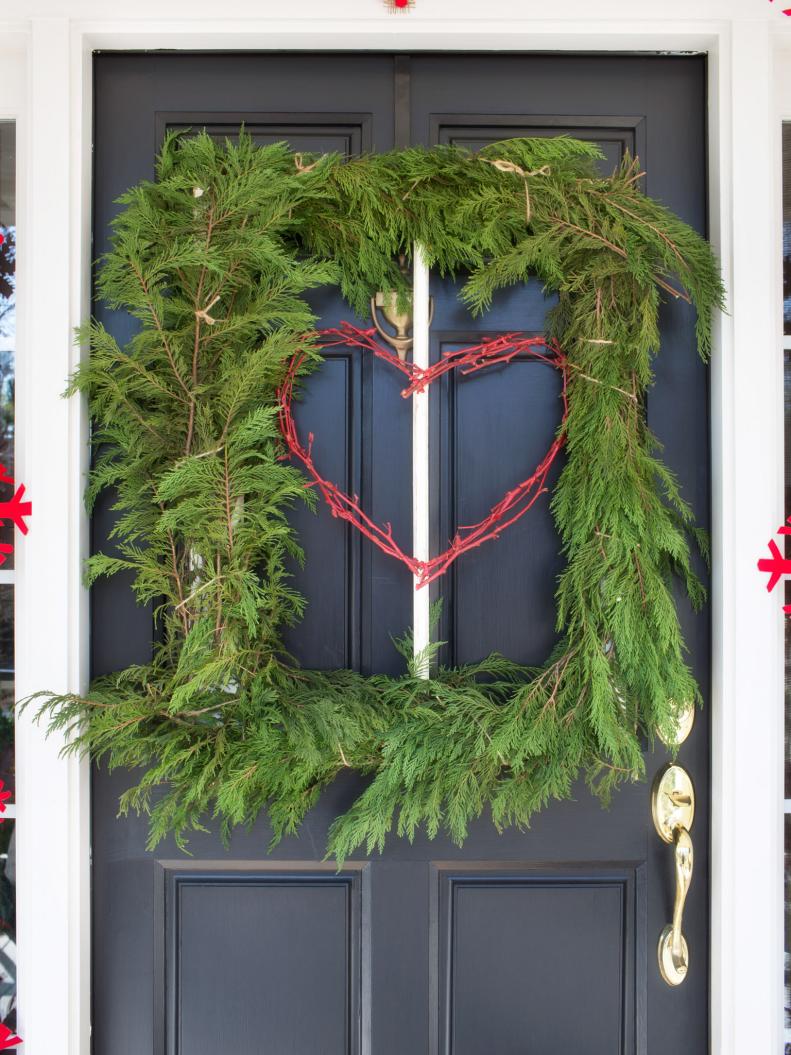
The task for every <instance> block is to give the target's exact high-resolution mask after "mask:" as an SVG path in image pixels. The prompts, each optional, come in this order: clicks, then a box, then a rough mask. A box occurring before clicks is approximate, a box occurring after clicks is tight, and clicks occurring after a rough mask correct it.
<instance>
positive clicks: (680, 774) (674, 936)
mask: <svg viewBox="0 0 791 1055" xmlns="http://www.w3.org/2000/svg"><path fill="white" fill-rule="evenodd" d="M651 809H652V813H653V816H654V825H655V826H656V830H657V832H658V833H659V836H660V838H661V839H663V840H664V841H665V842H667V843H669V842H672V843H673V854H674V858H675V865H676V867H675V873H676V897H675V901H674V903H673V922H672V923H669V924H668V925H667V926H666V927H665V928H664V930H663V931H662V933H661V935H660V936H659V946H658V948H657V959H658V961H659V971H660V974H661V975H662V977H663V978H664V980H665V981H666V982H667V984H668V985H681V983H682V982H683V981H684V979H685V978H686V977H687V971H688V969H689V949H688V948H687V943H686V940H685V938H684V935H683V933H682V929H681V924H682V920H683V918H684V904H685V902H686V900H687V894H688V893H689V887H690V884H691V882H692V870H693V865H694V854H693V849H692V839H691V838H690V834H689V829H690V828H691V827H692V821H693V820H694V817H695V789H694V787H693V786H692V780H691V779H690V776H689V774H688V773H687V771H686V770H685V769H683V768H682V767H681V766H677V765H675V764H673V763H670V764H669V765H667V766H665V767H664V769H662V770H660V771H659V773H658V774H657V777H656V780H655V781H654V788H653V792H652V796H651Z"/></svg>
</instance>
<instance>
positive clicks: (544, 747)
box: [28, 134, 722, 859]
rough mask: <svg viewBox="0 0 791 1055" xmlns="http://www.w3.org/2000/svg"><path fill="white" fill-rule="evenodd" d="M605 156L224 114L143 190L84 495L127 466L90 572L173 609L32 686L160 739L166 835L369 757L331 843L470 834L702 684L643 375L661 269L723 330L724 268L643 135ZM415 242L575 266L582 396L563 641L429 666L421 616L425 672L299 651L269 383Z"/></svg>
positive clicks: (362, 299) (119, 268) (124, 758)
mask: <svg viewBox="0 0 791 1055" xmlns="http://www.w3.org/2000/svg"><path fill="white" fill-rule="evenodd" d="M596 157H597V150H596V148H595V147H593V146H592V145H590V144H586V143H581V142H578V141H575V140H572V139H568V138H563V137H561V138H557V139H523V140H511V141H508V142H503V143H500V144H496V145H493V146H489V147H487V148H486V149H485V150H484V151H482V152H481V153H480V154H477V155H476V154H470V153H467V152H465V151H463V150H461V149H457V148H453V147H437V148H434V149H432V150H424V149H410V150H404V151H398V152H393V153H389V154H383V155H377V156H372V157H364V158H359V159H353V160H348V161H344V160H343V159H342V158H340V157H338V156H336V155H329V156H324V157H320V158H316V159H310V160H309V161H308V160H306V159H303V158H302V157H301V156H300V155H294V154H292V153H290V152H289V151H288V149H287V148H286V147H285V146H283V145H276V146H267V147H262V148H257V147H255V146H253V144H252V142H251V140H250V139H249V137H247V136H245V135H242V136H241V137H240V139H239V141H238V144H236V145H235V144H233V143H230V142H228V143H226V144H225V145H218V144H216V143H215V142H214V141H213V140H212V139H211V138H210V137H209V136H207V135H205V134H201V135H198V136H195V137H194V138H177V137H172V138H170V139H168V140H167V142H166V143H165V146H164V148H163V151H162V154H161V157H160V159H159V163H158V171H157V179H156V181H155V182H146V183H141V184H140V185H138V186H136V187H134V188H132V189H131V190H130V191H129V192H128V193H127V194H125V195H124V197H123V198H122V199H121V201H122V203H123V205H124V206H125V208H124V210H123V211H122V212H121V214H120V215H119V217H118V218H117V220H116V221H115V224H114V239H113V245H112V249H111V250H110V252H109V253H108V254H107V256H106V257H105V258H104V259H103V261H102V265H101V269H100V273H99V284H98V292H99V296H100V297H101V298H102V299H103V300H104V302H105V303H106V304H108V305H109V306H111V307H114V308H120V309H123V310H125V311H127V312H130V313H131V314H132V315H133V316H134V317H135V319H136V320H137V322H138V328H137V331H136V333H135V335H134V336H133V337H132V338H131V340H130V341H129V342H128V344H127V345H126V346H125V347H123V348H122V347H119V345H118V344H117V343H116V341H115V339H114V338H113V337H112V336H111V335H110V334H109V333H108V332H107V331H106V330H105V329H104V328H103V327H102V326H101V325H100V324H98V323H95V322H94V323H91V324H90V325H88V326H86V328H85V330H84V332H83V333H82V334H81V335H80V337H81V340H82V341H84V342H85V344H86V345H89V346H90V357H89V358H87V360H86V361H85V363H84V364H83V365H82V366H81V367H80V369H79V370H78V371H77V373H76V375H75V376H74V378H73V379H72V382H71V386H70V389H69V391H70V392H71V393H81V394H83V395H85V396H87V398H88V401H89V406H90V412H91V416H92V420H93V423H94V433H93V447H94V463H93V469H92V472H91V475H90V481H89V485H88V489H87V502H88V506H89V508H90V507H91V506H92V504H93V502H94V501H95V499H96V497H97V495H99V494H100V493H101V492H102V491H104V490H105V489H108V488H109V489H111V490H112V492H113V493H114V495H115V505H114V508H115V510H116V511H117V513H118V520H117V523H116V526H115V528H114V530H113V540H114V544H115V547H116V552H115V553H113V554H112V555H110V554H97V555H96V556H94V557H92V558H91V559H90V560H89V561H88V566H87V573H86V577H87V581H88V582H89V583H91V582H93V581H95V580H96V579H97V578H98V577H99V576H104V575H114V574H117V573H126V574H127V575H129V577H130V579H131V583H132V586H133V588H134V590H135V593H136V595H137V598H138V600H139V601H140V602H141V603H144V602H153V603H154V605H155V611H156V617H157V620H158V622H159V624H160V626H161V633H160V634H159V635H158V640H157V642H156V644H155V645H154V654H153V658H152V661H151V663H149V664H147V665H145V666H138V667H132V668H130V669H127V670H124V671H121V672H118V673H115V674H112V675H109V676H106V677H102V678H98V679H97V680H96V681H95V683H94V684H93V685H92V686H91V688H90V691H89V692H88V693H87V694H86V695H85V696H84V697H82V696H56V695H53V694H51V693H41V694H38V698H37V697H33V699H38V706H39V707H40V710H39V713H40V714H43V715H45V716H46V717H47V719H48V720H49V722H50V725H51V727H53V728H57V729H60V730H65V731H66V732H67V733H68V735H69V737H70V748H69V749H70V750H74V751H88V752H90V753H91V755H92V756H94V757H97V758H99V757H106V759H107V760H108V761H109V764H110V765H111V766H124V767H137V766H143V767H145V770H146V771H145V775H144V776H143V778H142V780H141V781H140V782H139V784H138V785H137V786H136V787H134V788H133V789H131V790H130V791H128V792H127V793H126V794H125V795H124V797H123V800H122V802H121V810H122V812H125V811H126V810H128V809H130V808H134V809H138V810H145V811H149V812H150V823H151V828H150V831H151V836H150V843H151V846H154V845H155V844H156V843H157V842H158V840H160V839H161V838H162V837H163V836H164V835H165V834H167V833H169V832H173V833H174V834H175V836H176V838H177V840H178V841H179V844H180V845H182V846H183V845H184V843H185V840H186V838H187V836H188V834H189V832H190V831H191V830H194V829H198V828H200V827H201V826H202V824H204V823H205V821H206V818H207V817H209V816H212V815H213V816H215V817H217V818H219V819H220V821H221V823H222V826H223V828H224V830H225V831H229V830H230V829H231V828H232V827H233V826H234V825H236V824H241V823H247V822H250V821H252V820H253V819H254V818H255V817H256V816H257V815H258V813H259V811H261V810H266V811H268V813H269V816H270V818H271V821H272V824H273V827H274V831H275V834H276V838H279V837H280V836H282V835H283V834H284V833H287V832H293V831H295V830H296V829H297V828H298V826H299V824H300V822H301V820H302V818H303V817H304V815H305V812H306V811H307V810H308V809H309V808H310V806H311V805H313V804H314V803H315V802H316V800H317V797H318V796H319V794H320V792H321V790H322V788H323V787H325V786H326V785H327V784H328V783H329V782H330V781H332V780H333V779H334V778H335V777H336V775H337V774H338V773H339V772H340V771H341V770H342V769H344V768H346V767H351V768H352V769H355V770H358V771H360V772H362V773H365V774H369V775H370V778H371V779H370V782H369V783H368V784H367V787H366V790H364V792H363V793H362V794H361V795H360V797H359V798H358V799H357V801H356V802H355V803H354V804H353V806H352V808H351V810H350V811H349V812H348V813H347V814H345V815H344V816H342V817H339V818H338V820H337V821H336V822H335V825H334V827H333V829H332V832H331V838H330V845H329V848H328V849H329V852H330V853H332V854H335V855H336V856H337V857H338V858H339V859H342V858H344V857H345V856H347V855H349V854H351V853H352V852H353V851H355V850H356V849H357V848H359V847H361V846H364V847H365V848H366V849H367V850H368V851H371V850H373V849H374V848H377V849H381V848H382V846H383V845H384V842H385V840H386V838H387V836H388V834H389V833H391V832H392V831H394V830H395V831H396V832H398V833H399V834H401V835H406V836H408V837H412V836H413V835H414V833H415V832H416V831H417V829H418V828H420V827H425V829H426V830H427V831H428V833H429V835H434V834H435V833H436V832H438V831H439V830H440V829H441V828H444V829H446V830H447V831H448V832H450V834H451V835H452V837H453V838H454V839H455V840H457V841H459V842H461V841H462V840H463V839H464V837H465V835H466V832H467V828H468V825H469V823H470V821H471V820H472V819H473V818H475V817H477V816H479V815H480V814H481V813H482V811H484V810H485V809H486V808H487V807H488V808H490V809H491V814H492V817H493V820H494V823H495V824H496V825H497V826H498V827H502V826H505V825H512V824H515V825H526V824H527V823H528V821H529V819H530V816H531V814H532V813H533V812H534V811H535V810H537V809H539V808H541V807H542V806H543V805H545V804H546V803H547V802H548V801H549V800H550V799H552V798H564V797H567V796H568V795H569V794H570V791H571V787H572V784H573V782H574V781H575V779H576V778H577V777H578V776H579V774H580V773H581V772H583V773H585V774H586V775H587V777H588V779H589V781H590V783H591V785H592V786H593V787H594V788H595V790H597V792H598V793H599V794H601V795H602V796H603V797H604V798H606V797H607V796H608V795H609V793H610V792H611V790H612V789H613V787H614V786H615V785H617V784H618V783H619V782H620V781H621V780H623V779H636V778H638V777H639V776H641V775H642V772H643V759H642V753H641V745H642V744H643V743H644V742H645V740H646V739H650V738H652V737H653V736H654V733H655V730H656V729H657V728H659V729H661V730H662V731H663V732H664V733H665V734H666V735H669V736H670V737H671V738H672V730H673V722H674V718H675V714H676V710H677V706H678V703H680V702H681V701H685V700H689V699H696V700H698V699H699V692H698V689H697V686H696V684H695V682H694V679H693V677H692V674H691V672H690V670H689V669H688V667H687V665H686V662H685V658H684V644H683V640H682V636H681V632H680V629H679V623H678V618H677V614H676V608H675V603H674V598H673V590H674V584H675V583H676V582H677V581H680V583H681V585H682V586H683V587H684V589H685V590H686V592H687V594H688V596H689V598H690V600H691V602H692V603H693V605H695V606H699V605H700V604H701V603H702V602H703V600H704V591H703V588H702V586H701V584H700V582H699V580H698V578H697V577H696V575H695V572H694V570H693V567H692V559H691V554H690V539H693V540H696V541H697V543H703V544H705V539H704V537H703V536H702V534H701V533H700V532H699V531H698V530H697V529H696V527H695V525H694V522H693V518H692V514H691V511H690V509H689V507H688V506H687V504H686V503H685V501H684V500H683V498H682V496H681V495H680V493H679V489H678V486H677V484H676V481H675V479H674V477H673V475H672V474H671V473H670V471H669V470H668V469H667V468H666V467H665V466H664V465H663V464H662V462H661V460H660V458H659V445H658V443H657V441H656V440H655V439H654V437H653V436H652V435H651V434H650V432H649V430H648V428H647V426H646V421H645V416H644V413H643V400H644V396H645V393H646V390H647V388H648V387H649V386H650V384H651V381H652V360H653V357H654V356H655V354H656V353H657V352H658V350H659V333H658V326H657V311H658V307H659V302H660V295H661V293H663V292H664V293H665V294H668V295H673V296H681V297H683V298H684V299H685V300H688V301H690V302H691V303H692V304H693V305H694V306H695V308H696V309H697V336H698V344H699V350H700V353H701V355H703V356H704V357H705V356H706V355H707V353H708V350H709V342H710V323H711V317H712V313H713V311H714V310H715V309H717V308H718V307H719V306H720V304H721V298H722V288H721V283H720V278H719V272H718V268H717V265H716V263H715V261H714V259H713V257H712V254H711V251H710V249H709V247H708V245H707V244H706V243H705V241H704V240H703V239H702V238H700V237H699V236H698V235H697V234H696V233H695V232H694V231H692V230H691V229H690V228H689V227H688V226H686V225H685V224H684V223H683V222H682V221H681V220H679V219H678V218H677V217H675V216H674V215H673V214H672V213H671V212H669V211H668V210H667V209H665V208H663V207H662V206H661V205H659V204H658V203H657V202H655V201H652V200H651V199H649V198H647V197H645V196H644V195H643V194H642V193H641V192H640V191H639V189H638V179H639V172H638V170H637V167H636V164H635V163H633V162H631V161H629V160H627V162H626V163H625V164H624V165H623V166H622V167H621V169H620V170H619V171H617V172H616V173H615V174H614V175H612V176H611V177H609V178H602V177H600V176H598V175H596V173H595V170H594V167H593V163H594V160H595V158H596ZM415 243H420V244H421V245H422V246H423V247H424V248H425V252H426V255H427V257H428V259H429V261H430V263H431V264H432V265H433V266H434V267H436V268H437V269H438V270H439V271H440V272H442V273H456V272H460V271H462V272H465V273H467V274H468V275H469V277H468V278H467V280H466V284H465V285H464V287H463V292H462V297H463V299H464V301H465V302H466V303H467V305H468V306H469V307H470V309H471V310H472V311H473V312H475V313H479V312H482V311H485V309H486V308H487V306H488V305H489V304H490V302H491V299H492V296H493V294H494V293H495V291H496V290H498V289H500V288H501V287H503V286H507V285H512V284H515V283H523V282H526V281H527V280H528V278H529V277H531V276H536V275H537V276H538V277H539V278H540V279H541V280H542V281H543V282H544V283H545V285H546V286H547V287H548V289H550V290H554V291H556V292H557V293H558V295H559V301H558V306H557V308H556V309H555V310H554V311H553V312H552V313H551V316H550V318H549V332H548V334H547V336H550V337H554V338H555V339H557V340H558V342H559V343H560V344H561V346H562V347H563V348H564V350H565V352H566V353H567V355H568V357H569V361H570V378H569V400H570V411H569V416H568V420H567V423H566V426H565V427H566V432H567V436H566V440H567V454H568V457H567V462H566V465H565V468H564V470H563V472H562V474H561V477H560V479H559V482H558V484H557V487H556V491H555V495H554V499H553V504H552V509H553V514H554V517H555V521H556V524H557V529H558V532H559V535H560V538H561V541H562V546H563V551H564V554H565V557H566V561H567V563H566V567H565V570H564V571H563V573H562V575H561V576H560V579H559V583H558V589H557V627H558V630H559V632H560V635H561V637H560V643H559V645H558V646H557V648H556V650H555V652H554V653H553V655H552V656H550V657H549V660H548V662H547V664H546V665H545V666H544V667H543V668H540V669H528V668H524V667H520V666H518V665H516V664H514V663H511V662H510V661H508V660H507V659H505V658H503V657H501V656H497V655H493V656H490V657H489V658H488V659H487V660H485V661H483V662H482V663H479V664H475V665H473V666H468V667H464V668H461V669H439V670H436V671H435V672H434V673H433V674H432V676H431V677H429V678H428V679H426V678H423V677H421V676H420V675H419V672H420V670H421V666H420V661H419V660H417V661H416V660H414V659H413V657H412V656H411V643H410V640H409V638H408V637H407V638H406V639H405V640H404V641H403V642H402V643H401V645H402V648H403V650H404V653H405V655H406V656H407V658H408V664H407V672H406V673H405V674H404V676H403V677H398V678H388V677H383V676H373V677H369V678H364V677H361V676H359V675H358V674H355V673H354V672H351V671H331V672H317V671H308V670H302V669H299V668H298V667H297V666H296V665H295V663H294V662H293V661H292V660H291V659H290V657H289V656H288V655H287V654H286V653H285V651H284V649H283V646H282V638H281V635H282V631H283V629H284V627H287V626H289V625H290V624H292V623H294V622H295V621H297V620H298V619H299V618H300V615H301V613H302V611H303V605H304V602H303V599H302V598H301V597H300V596H298V594H297V593H296V592H295V590H294V588H293V586H292V585H291V582H290V580H289V576H288V574H287V570H286V569H287V564H288V560H289V559H290V558H293V557H297V558H299V557H300V548H299V540H298V539H297V538H296V536H295V533H294V531H293V529H292V528H291V527H290V525H289V520H288V515H289V510H290V509H291V508H292V507H293V505H294V503H297V502H302V501H306V500H310V496H311V494H312V492H311V491H309V490H306V489H305V487H304V481H303V479H302V477H301V476H300V474H299V473H298V472H297V471H296V470H295V469H294V468H293V467H291V466H290V465H289V463H288V462H286V461H283V460H281V459H280V457H279V456H280V454H281V449H280V447H279V442H278V430H277V420H276V400H275V392H276V389H277V386H278V384H279V382H280V381H281V380H282V378H283V375H284V372H285V369H286V365H287V363H288V361H289V360H290V358H291V357H292V356H293V355H294V354H295V352H296V351H297V350H299V349H303V350H304V349H307V351H308V357H307V360H306V364H305V368H304V369H305V370H309V369H312V368H313V367H314V366H315V365H316V364H318V363H320V361H321V357H320V354H319V352H318V351H317V349H316V348H315V347H314V346H313V345H312V344H311V340H310V338H309V337H308V338H306V337H305V334H307V333H310V331H311V330H312V328H313V327H314V325H315V322H316V320H315V319H314V318H313V316H312V315H311V312H310V310H309V308H308V306H307V304H306V301H305V299H304V294H305V292H306V291H307V290H309V289H311V288H313V287H316V286H319V285H323V284H327V283H336V284H339V285H340V287H341V289H342V290H343V293H344V295H345V296H346V298H347V300H348V301H349V303H350V304H351V305H352V307H354V308H355V309H356V310H357V312H358V313H359V314H364V313H365V312H366V310H367V305H368V300H369V297H370V296H371V294H372V292H373V291H375V290H376V289H392V288H395V289H398V290H399V291H400V292H401V294H402V296H403V297H404V298H406V297H407V296H408V291H407V290H406V288H405V286H404V283H405V279H404V277H403V275H402V273H401V271H400V270H399V267H398V265H397V262H396V261H397V258H398V256H399V254H405V255H406V256H407V257H409V256H410V255H411V253H412V251H413V246H414V244H415ZM434 647H436V646H434ZM674 701H678V703H676V702H674ZM28 702H29V701H28Z"/></svg>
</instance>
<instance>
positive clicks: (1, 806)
mask: <svg viewBox="0 0 791 1055" xmlns="http://www.w3.org/2000/svg"><path fill="white" fill-rule="evenodd" d="M4 787H5V781H4V780H0V813H5V804H6V802H8V800H9V799H10V798H12V795H11V792H10V791H3V788H4ZM4 820H5V818H4V817H0V824H2V823H3V821H4ZM0 1050H2V1049H0Z"/></svg>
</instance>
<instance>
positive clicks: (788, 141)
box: [783, 122, 791, 1055]
mask: <svg viewBox="0 0 791 1055" xmlns="http://www.w3.org/2000/svg"><path fill="white" fill-rule="evenodd" d="M783 377H784V385H783V387H784V406H785V515H786V517H789V516H791V122H788V123H787V124H784V125H783ZM786 556H791V540H789V538H788V537H787V539H786ZM785 603H786V605H791V579H789V580H786V583H785ZM784 794H785V1052H786V1055H791V616H789V617H788V618H787V619H786V624H785V793H784Z"/></svg>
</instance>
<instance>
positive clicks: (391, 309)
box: [371, 289, 434, 363]
mask: <svg viewBox="0 0 791 1055" xmlns="http://www.w3.org/2000/svg"><path fill="white" fill-rule="evenodd" d="M377 309H379V310H380V311H381V313H382V315H383V316H384V318H385V319H386V320H387V322H389V323H390V325H391V326H392V327H393V329H394V330H395V333H394V334H392V333H388V332H387V331H386V330H385V329H384V328H383V327H382V324H381V322H380V321H379V314H378V311H377ZM371 318H372V320H373V324H374V326H375V327H376V331H377V333H378V334H379V336H380V337H381V338H382V340H383V341H386V342H387V344H389V345H390V347H391V348H393V349H395V351H396V352H397V353H398V358H399V359H400V360H401V362H402V363H404V362H406V357H407V355H408V354H409V352H411V351H412V341H413V338H412V335H411V333H412V312H411V311H399V310H398V294H397V292H396V291H395V290H394V289H389V290H387V291H386V292H384V293H383V292H382V291H381V290H380V291H379V292H378V293H377V294H376V295H375V296H373V297H371ZM433 318H434V298H433V297H431V298H429V306H428V322H429V326H430V325H431V320H432V319H433Z"/></svg>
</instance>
